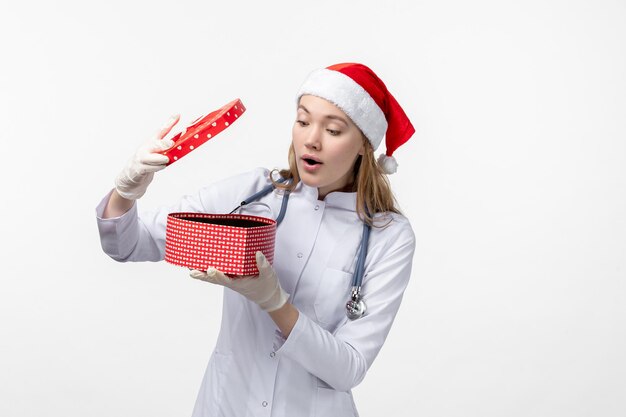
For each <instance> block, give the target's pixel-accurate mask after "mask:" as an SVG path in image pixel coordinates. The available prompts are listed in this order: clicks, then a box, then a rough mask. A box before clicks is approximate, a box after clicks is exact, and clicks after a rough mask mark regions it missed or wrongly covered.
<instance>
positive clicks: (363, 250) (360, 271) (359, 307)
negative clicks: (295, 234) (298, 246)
mask: <svg viewBox="0 0 626 417" xmlns="http://www.w3.org/2000/svg"><path fill="white" fill-rule="evenodd" d="M285 181H286V179H285V178H281V179H279V180H278V181H276V182H278V183H283V182H285ZM275 188H276V186H275V185H274V184H272V185H268V186H266V187H265V188H263V189H262V190H261V191H259V192H257V193H254V194H252V195H251V196H250V197H248V198H246V199H245V200H243V201H242V202H241V203H240V204H239V206H237V207H235V208H234V209H233V211H231V214H232V213H234V212H235V211H237V210H239V209H241V208H242V207H243V206H245V205H247V204H250V203H251V202H253V201H256V200H258V199H260V198H261V197H263V196H265V195H267V194H269V193H271V192H272V191H274V189H275ZM288 202H289V191H288V190H286V191H285V193H284V194H283V200H282V202H281V205H280V212H279V213H278V217H277V218H276V227H278V225H280V223H281V222H282V221H283V218H284V217H285V213H286V212H287V203H288ZM370 231H371V227H370V225H368V224H367V223H365V222H363V234H362V236H361V243H360V247H359V253H358V257H357V260H356V268H355V269H354V274H353V275H352V281H351V290H350V299H349V300H348V302H347V303H346V315H347V316H348V318H349V319H350V320H356V319H358V318H361V317H363V315H364V314H365V310H367V307H366V305H365V302H364V301H363V297H362V296H361V284H362V283H363V275H364V274H365V258H366V257H367V244H368V242H369V238H370Z"/></svg>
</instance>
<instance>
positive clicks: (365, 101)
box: [297, 63, 415, 174]
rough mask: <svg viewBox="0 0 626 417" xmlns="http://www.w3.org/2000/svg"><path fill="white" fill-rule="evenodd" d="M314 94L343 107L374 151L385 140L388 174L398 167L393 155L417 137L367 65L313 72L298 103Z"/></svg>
mask: <svg viewBox="0 0 626 417" xmlns="http://www.w3.org/2000/svg"><path fill="white" fill-rule="evenodd" d="M305 94H311V95H314V96H317V97H321V98H323V99H326V100H328V101H330V102H331V103H333V104H334V105H336V106H337V107H339V108H340V109H341V110H342V111H343V112H344V113H345V114H346V115H348V117H350V119H351V120H352V121H353V122H354V124H355V125H357V126H358V127H359V129H361V131H362V132H363V134H364V135H365V137H366V138H367V139H368V140H369V141H370V143H371V144H372V147H373V148H374V150H376V149H377V148H378V145H380V143H381V142H382V140H383V137H385V146H386V151H385V153H384V154H381V155H380V157H379V158H378V163H379V164H380V165H381V166H382V168H383V170H384V171H385V172H386V173H387V174H393V173H394V172H396V170H397V168H398V164H397V162H396V160H395V159H394V157H393V153H394V151H395V150H396V149H398V147H400V145H402V144H404V143H405V142H406V141H408V140H409V138H410V137H411V136H412V135H413V133H415V128H414V127H413V125H412V124H411V121H410V120H409V118H408V117H407V115H406V114H405V113H404V110H403V109H402V107H400V104H398V102H397V101H396V99H395V98H394V97H393V96H392V95H391V93H390V92H389V90H387V87H386V86H385V84H384V83H383V81H382V80H381V79H380V78H378V76H377V75H376V74H375V73H374V71H372V70H371V69H369V68H368V67H366V66H365V65H363V64H357V63H344V64H336V65H331V66H330V67H327V68H322V69H318V70H315V71H313V72H312V73H311V74H310V75H309V76H308V78H307V79H306V80H305V81H304V83H303V84H302V87H300V90H299V91H298V96H297V99H298V100H299V99H300V97H302V96H303V95H305Z"/></svg>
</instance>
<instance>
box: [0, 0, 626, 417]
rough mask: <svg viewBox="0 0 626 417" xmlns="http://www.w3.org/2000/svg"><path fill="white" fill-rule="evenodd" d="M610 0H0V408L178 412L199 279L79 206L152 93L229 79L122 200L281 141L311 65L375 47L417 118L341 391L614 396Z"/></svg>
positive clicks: (458, 402) (158, 118) (387, 399)
mask: <svg viewBox="0 0 626 417" xmlns="http://www.w3.org/2000/svg"><path fill="white" fill-rule="evenodd" d="M624 22H626V4H625V3H624V2H623V1H622V0H619V1H554V0H552V1H546V0H542V1H517V2H511V1H495V0H494V1H485V0H479V1H473V2H465V1H458V0H457V1H450V0H449V1H417V0H411V1H409V0H405V1H396V2H392V1H387V2H382V1H375V2H374V1H363V0H361V1H346V2H340V1H326V0H323V1H307V2H303V3H300V2H287V1H284V2H257V1H243V0H242V1H238V2H192V1H179V2H163V1H152V2H147V1H142V2H129V1H119V0H116V1H107V2H84V1H56V2H47V1H35V2H19V3H18V2H11V3H10V4H9V2H8V1H3V3H2V6H1V7H0V45H1V49H0V59H1V61H2V65H1V66H0V75H1V77H0V122H1V125H0V127H1V133H0V135H1V136H2V142H3V147H2V151H1V153H2V164H0V174H1V176H0V178H1V181H2V200H1V203H0V210H1V213H0V214H1V215H0V236H2V247H1V252H0V256H1V270H0V274H1V281H0V415H2V416H20V417H25V416H42V415H48V416H64V417H71V416H185V415H190V413H191V409H192V407H193V403H194V400H195V396H196V393H197V390H198V388H199V385H200V380H201V377H202V375H203V372H204V368H205V366H206V363H207V361H208V358H209V354H210V352H211V350H212V348H213V345H214V342H215V339H216V336H217V331H218V323H219V315H220V312H221V310H220V308H221V290H220V289H219V288H217V287H213V286H210V285H208V284H205V283H202V282H199V281H195V280H192V279H191V278H189V277H188V275H187V273H186V272H185V271H184V270H183V269H182V268H178V267H173V266H171V265H167V264H165V263H156V264H154V263H143V264H119V263H116V262H114V261H112V260H111V259H109V258H108V257H107V256H106V255H105V254H104V253H103V252H102V250H101V248H100V243H99V239H98V234H97V228H96V222H95V216H94V208H95V206H96V204H97V203H98V201H99V200H100V198H101V197H102V196H103V195H104V194H105V193H106V192H107V191H108V190H109V189H110V188H111V186H112V184H113V178H114V177H115V175H116V174H117V172H118V171H119V170H120V169H121V167H122V166H123V164H124V163H125V162H126V160H127V159H128V158H129V157H130V155H131V154H132V152H133V151H134V150H135V148H136V147H137V146H139V145H140V144H141V143H142V142H143V141H144V140H145V139H147V138H148V137H150V135H152V134H153V133H154V132H155V131H156V130H157V129H158V127H159V126H160V125H161V124H162V123H163V122H165V120H166V119H167V117H168V116H169V115H170V114H172V113H181V114H182V123H183V124H185V123H188V122H190V121H192V120H193V119H195V117H197V116H199V115H201V114H202V113H206V112H208V111H210V110H213V109H215V108H217V107H219V106H221V105H222V104H224V103H226V102H228V101H230V100H232V99H234V98H236V97H240V98H241V99H242V101H243V102H244V104H245V105H246V106H247V108H248V111H247V112H246V114H245V115H244V116H243V117H242V118H241V120H239V121H238V122H237V123H236V124H234V125H233V126H232V127H231V128H230V129H229V130H227V131H226V132H224V133H223V134H221V135H220V137H218V138H216V139H215V140H213V141H211V142H208V143H207V144H206V145H204V146H203V147H202V148H200V149H198V150H197V151H195V152H194V153H192V154H190V155H189V156H187V157H185V159H184V160H183V161H180V162H179V163H176V164H174V165H172V166H171V167H170V168H168V169H167V170H165V171H163V172H161V173H159V174H158V176H157V178H156V180H155V181H154V182H153V184H152V186H151V188H150V189H149V191H148V194H146V196H145V198H143V199H142V200H141V204H142V205H143V206H144V207H149V206H152V205H155V204H160V203H171V202H173V201H175V200H176V199H178V198H179V197H180V196H182V195H183V194H186V193H191V192H193V191H195V190H196V189H197V188H198V187H200V186H201V185H204V184H206V183H208V182H210V181H212V180H216V179H219V178H223V177H225V176H227V175H230V174H231V173H238V172H242V171H244V170H248V169H250V168H253V167H256V166H266V167H270V168H273V167H284V166H286V154H287V148H288V145H289V141H290V131H291V126H292V123H293V119H294V115H295V109H294V95H295V92H296V90H297V89H298V87H299V85H300V83H301V82H302V81H303V80H304V78H305V77H306V75H307V74H308V73H309V72H310V71H311V70H313V69H315V68H319V67H324V66H327V65H330V64H333V63H337V62H346V61H359V62H363V63H366V64H367V65H369V66H370V67H372V68H373V69H374V70H375V71H376V72H377V73H378V74H379V75H380V76H381V78H383V80H385V82H386V83H387V85H388V87H389V89H390V90H391V91H392V92H393V93H394V94H395V95H396V97H397V99H398V100H399V102H400V103H401V104H402V105H403V106H404V108H405V109H406V112H407V113H408V115H409V116H410V117H411V119H412V120H413V123H414V125H415V126H416V128H417V132H416V134H415V135H414V137H413V138H412V140H411V141H410V142H409V143H407V144H406V145H404V146H402V147H401V148H400V149H399V150H398V151H397V152H396V158H397V159H398V162H399V163H400V168H399V172H398V173H397V174H395V175H394V176H392V178H391V180H392V184H393V186H394V189H395V191H396V195H397V197H398V200H399V202H400V205H401V207H402V209H403V210H404V212H405V214H406V215H407V217H409V219H410V220H411V222H412V224H413V227H414V230H415V233H416V236H417V250H416V256H415V262H414V268H413V277H412V281H411V283H410V285H409V288H408V290H407V292H406V294H405V299H404V303H403V305H402V307H401V309H400V312H399V315H398V317H397V320H396V323H395V325H394V328H393V329H392V331H391V333H390V335H389V338H388V340H387V343H386V345H385V346H384V347H383V350H382V351H381V354H380V356H379V357H378V359H377V361H376V362H375V363H374V365H373V367H372V368H371V370H370V372H369V374H368V376H367V377H366V379H365V381H364V382H363V383H362V384H361V385H360V386H358V387H357V388H356V389H355V390H354V395H355V399H356V402H357V405H358V408H359V410H360V413H361V416H362V417H373V416H380V415H394V416H397V417H400V416H428V417H439V416H441V417H444V416H445V417H452V416H459V417H468V416H477V417H478V416H480V417H487V416H494V417H496V416H497V417H500V416H568V417H570V416H603V417H609V416H624V415H626V396H625V393H626V359H625V357H624V352H625V351H626V307H625V305H626V279H625V278H626V265H625V259H626V221H625V216H624V214H625V212H626V191H625V190H626V175H625V174H626V141H625V139H626V122H625V120H626V118H625V116H626V53H624V51H626V25H625V24H624Z"/></svg>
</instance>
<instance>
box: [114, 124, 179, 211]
mask: <svg viewBox="0 0 626 417" xmlns="http://www.w3.org/2000/svg"><path fill="white" fill-rule="evenodd" d="M179 118H180V116H178V115H176V116H172V117H171V118H170V119H169V120H168V121H167V123H166V124H165V125H163V127H162V128H161V129H160V130H159V132H158V133H157V134H156V136H155V137H153V138H152V139H150V140H149V141H148V142H146V143H144V144H143V145H142V146H140V147H139V149H137V151H136V152H135V155H133V157H132V158H131V159H130V160H129V161H128V163H127V164H126V166H125V167H124V169H123V170H122V172H120V173H119V175H118V176H117V178H116V179H115V189H116V190H117V193H118V194H119V195H121V196H122V197H124V198H125V199H127V200H137V199H139V198H140V197H141V196H143V195H144V194H145V192H146V190H147V189H148V185H150V182H151V181H152V177H154V173H155V172H157V171H160V170H162V169H163V168H165V166H166V165H167V163H168V162H169V158H168V157H167V156H165V155H161V154H159V153H157V152H161V151H165V150H167V149H169V148H171V147H172V146H174V141H173V140H171V139H164V137H165V135H167V134H168V133H169V132H170V130H172V128H173V127H174V125H175V124H176V123H178V120H179Z"/></svg>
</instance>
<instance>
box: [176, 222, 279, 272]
mask: <svg viewBox="0 0 626 417" xmlns="http://www.w3.org/2000/svg"><path fill="white" fill-rule="evenodd" d="M224 220H229V221H232V220H243V221H246V220H247V221H252V222H256V224H255V225H251V226H248V227H244V226H227V225H220V224H216V223H211V221H214V222H215V221H224ZM275 240H276V221H274V220H272V219H269V218H266V217H258V216H248V215H244V214H208V213H170V214H169V215H168V216H167V226H166V229H165V261H166V262H168V263H171V264H174V265H179V266H185V267H188V268H193V269H199V270H201V271H206V269H207V267H213V268H216V269H218V270H220V271H222V272H224V273H225V274H230V275H258V273H259V271H258V269H257V266H256V258H255V254H256V252H257V251H259V250H260V251H261V252H263V254H264V255H265V257H266V258H267V260H268V262H269V263H270V264H271V263H273V261H274V243H275Z"/></svg>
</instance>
